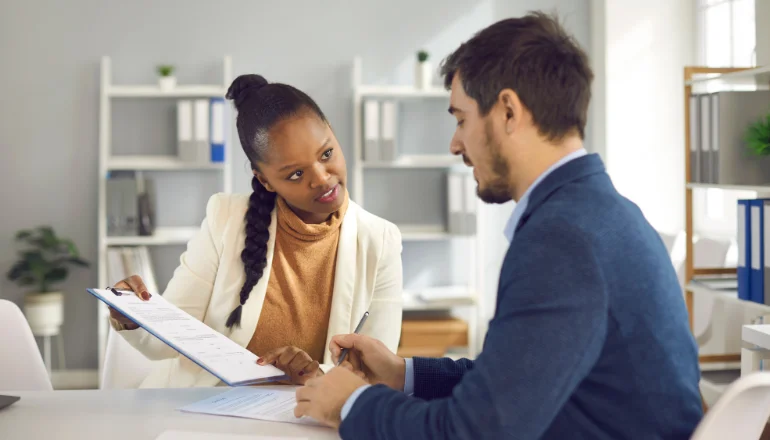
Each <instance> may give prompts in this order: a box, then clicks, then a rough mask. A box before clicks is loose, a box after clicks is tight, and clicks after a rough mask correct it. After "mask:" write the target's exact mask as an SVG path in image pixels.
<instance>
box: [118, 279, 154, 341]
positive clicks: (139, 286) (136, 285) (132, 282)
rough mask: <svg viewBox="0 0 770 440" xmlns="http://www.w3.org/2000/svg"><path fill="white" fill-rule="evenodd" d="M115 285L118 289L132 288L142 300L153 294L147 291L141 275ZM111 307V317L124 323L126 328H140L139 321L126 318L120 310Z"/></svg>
mask: <svg viewBox="0 0 770 440" xmlns="http://www.w3.org/2000/svg"><path fill="white" fill-rule="evenodd" d="M113 287H114V288H115V289H116V290H130V291H132V292H134V293H136V296H137V298H139V299H141V300H142V301H147V300H149V299H150V298H152V295H150V292H148V291H147V287H146V286H145V285H144V281H142V278H141V277H140V276H139V275H132V276H130V277H128V278H126V279H125V280H123V281H120V282H119V283H117V284H115V286H113ZM109 309H110V317H111V318H112V319H114V320H115V321H117V322H119V323H120V324H122V325H123V328H124V329H125V330H136V329H137V328H139V325H138V324H137V323H135V322H134V321H132V320H130V319H128V318H126V317H125V315H123V314H122V313H120V312H118V311H117V310H115V309H113V308H112V307H110V308H109Z"/></svg>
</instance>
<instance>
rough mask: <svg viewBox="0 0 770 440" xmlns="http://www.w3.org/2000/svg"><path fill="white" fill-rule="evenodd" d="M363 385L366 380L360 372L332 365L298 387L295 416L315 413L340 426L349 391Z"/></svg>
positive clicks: (329, 424) (327, 423) (325, 420)
mask: <svg viewBox="0 0 770 440" xmlns="http://www.w3.org/2000/svg"><path fill="white" fill-rule="evenodd" d="M363 385H366V382H365V381H364V380H363V379H362V378H361V377H359V376H358V375H357V374H355V373H352V372H350V371H348V370H346V369H344V368H339V367H337V368H332V369H331V370H330V371H329V372H328V373H326V375H324V376H321V377H316V378H314V379H310V380H309V381H307V382H306V383H305V386H303V387H301V388H299V389H297V406H296V407H295V408H294V416H295V417H297V418H299V417H302V416H308V417H312V418H313V419H315V420H317V421H319V422H320V423H323V424H324V425H327V426H330V427H332V428H334V429H337V428H339V426H340V423H341V422H342V421H341V418H340V417H341V415H340V413H341V412H342V407H343V406H344V405H345V402H347V400H348V398H349V397H350V395H351V394H353V392H354V391H355V390H357V389H358V388H359V387H361V386H363Z"/></svg>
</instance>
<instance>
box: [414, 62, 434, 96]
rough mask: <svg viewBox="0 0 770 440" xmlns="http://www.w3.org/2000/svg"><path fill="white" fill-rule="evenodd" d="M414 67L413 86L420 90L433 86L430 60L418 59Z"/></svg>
mask: <svg viewBox="0 0 770 440" xmlns="http://www.w3.org/2000/svg"><path fill="white" fill-rule="evenodd" d="M414 67H415V71H414V86H415V87H417V88H418V89H422V90H428V89H430V88H431V87H433V66H432V65H431V63H430V61H423V62H419V61H418V62H417V64H416V65H415V66H414Z"/></svg>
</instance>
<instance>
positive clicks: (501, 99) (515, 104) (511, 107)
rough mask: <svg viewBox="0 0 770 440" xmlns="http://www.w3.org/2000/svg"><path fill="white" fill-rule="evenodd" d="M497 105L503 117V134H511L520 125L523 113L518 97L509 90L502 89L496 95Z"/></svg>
mask: <svg viewBox="0 0 770 440" xmlns="http://www.w3.org/2000/svg"><path fill="white" fill-rule="evenodd" d="M498 104H499V105H500V106H502V110H503V115H504V116H505V133H506V134H511V133H513V132H514V131H515V130H516V128H517V127H518V126H519V124H521V120H522V116H523V113H524V112H523V106H522V104H521V100H520V99H519V95H518V94H517V93H516V92H514V91H513V90H511V89H503V90H502V91H501V92H500V95H498Z"/></svg>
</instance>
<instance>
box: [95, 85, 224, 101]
mask: <svg viewBox="0 0 770 440" xmlns="http://www.w3.org/2000/svg"><path fill="white" fill-rule="evenodd" d="M227 87H229V84H225V85H224V87H223V86H221V85H179V86H177V87H175V88H174V89H173V90H162V89H161V88H160V87H159V86H143V85H110V86H108V87H107V89H105V94H106V95H107V96H108V97H110V98H221V97H224V96H225V93H227Z"/></svg>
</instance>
